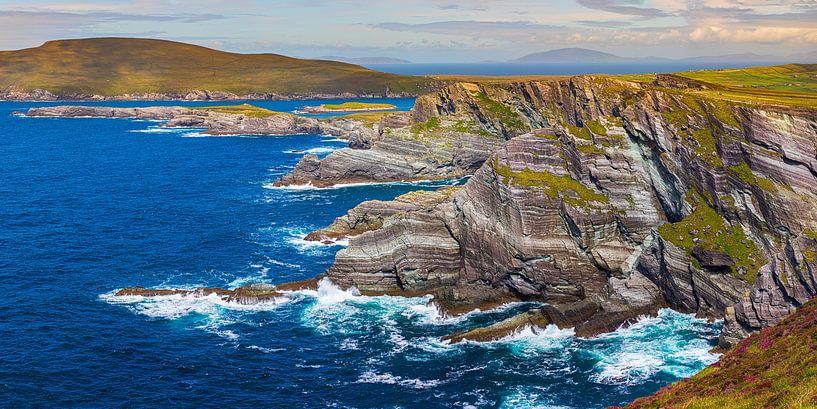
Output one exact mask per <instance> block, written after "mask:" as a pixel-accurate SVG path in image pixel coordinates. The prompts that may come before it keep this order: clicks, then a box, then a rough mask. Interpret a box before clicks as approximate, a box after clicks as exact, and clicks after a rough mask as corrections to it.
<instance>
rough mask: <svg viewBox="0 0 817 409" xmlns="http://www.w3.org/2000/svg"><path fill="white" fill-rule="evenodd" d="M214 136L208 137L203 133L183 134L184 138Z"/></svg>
mask: <svg viewBox="0 0 817 409" xmlns="http://www.w3.org/2000/svg"><path fill="white" fill-rule="evenodd" d="M212 137H213V135H208V134H206V133H203V132H198V131H197V132H187V133H184V134H182V138H212Z"/></svg>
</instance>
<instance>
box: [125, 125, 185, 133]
mask: <svg viewBox="0 0 817 409" xmlns="http://www.w3.org/2000/svg"><path fill="white" fill-rule="evenodd" d="M188 131H190V129H185V128H163V127H159V126H151V127H149V128H147V129H131V130H130V131H128V132H133V133H181V132H188Z"/></svg>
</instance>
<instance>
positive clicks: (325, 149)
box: [284, 146, 338, 155]
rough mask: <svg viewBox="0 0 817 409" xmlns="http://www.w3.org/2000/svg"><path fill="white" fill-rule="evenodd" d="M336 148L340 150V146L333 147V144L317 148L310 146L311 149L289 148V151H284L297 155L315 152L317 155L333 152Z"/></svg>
mask: <svg viewBox="0 0 817 409" xmlns="http://www.w3.org/2000/svg"><path fill="white" fill-rule="evenodd" d="M336 150H338V148H333V147H331V146H319V147H317V148H310V149H305V150H288V151H284V153H293V154H296V155H303V154H305V153H314V154H315V155H320V154H323V153H332V152H334V151H336Z"/></svg>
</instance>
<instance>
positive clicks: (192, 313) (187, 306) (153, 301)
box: [99, 291, 291, 341]
mask: <svg viewBox="0 0 817 409" xmlns="http://www.w3.org/2000/svg"><path fill="white" fill-rule="evenodd" d="M99 298H100V299H101V300H102V301H105V302H107V303H108V304H111V305H122V306H125V307H126V308H128V309H129V310H130V311H131V312H133V313H135V314H138V315H143V316H146V317H149V318H153V319H165V320H177V319H181V318H185V317H194V318H197V319H196V320H195V322H196V323H197V324H198V325H195V326H194V327H195V328H197V329H201V330H204V331H207V332H210V333H212V334H215V335H217V336H219V337H222V338H225V339H227V340H230V341H232V340H236V339H238V338H240V336H239V334H238V333H236V332H235V331H233V330H231V329H229V328H226V327H229V326H230V325H233V324H236V323H238V322H240V321H241V320H242V316H241V314H248V313H250V314H251V313H257V312H262V311H272V310H275V309H277V308H279V307H280V306H281V305H283V304H286V303H288V302H290V301H291V300H290V299H289V298H288V297H279V298H277V299H275V300H274V301H272V302H263V303H258V304H253V305H244V304H239V303H235V302H228V301H226V300H224V299H223V298H222V297H220V296H218V295H216V294H210V295H207V296H204V297H198V296H194V295H182V294H174V295H166V296H157V297H142V296H117V295H116V291H112V292H109V293H105V294H102V295H100V296H99Z"/></svg>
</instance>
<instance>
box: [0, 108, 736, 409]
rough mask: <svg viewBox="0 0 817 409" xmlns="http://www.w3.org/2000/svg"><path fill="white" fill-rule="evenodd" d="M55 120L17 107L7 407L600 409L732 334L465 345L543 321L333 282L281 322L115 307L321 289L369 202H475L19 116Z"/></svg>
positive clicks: (267, 147)
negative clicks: (295, 176)
mask: <svg viewBox="0 0 817 409" xmlns="http://www.w3.org/2000/svg"><path fill="white" fill-rule="evenodd" d="M320 102H321V101H295V102H286V101H279V102H270V101H259V102H253V103H255V104H257V105H260V106H263V107H266V108H270V109H273V110H277V111H288V112H289V111H293V110H295V109H297V108H298V107H299V106H303V105H309V104H318V103H320ZM391 102H393V103H396V105H398V107H399V108H400V109H401V110H407V109H409V108H410V107H411V106H412V104H413V100H411V99H402V100H393V101H391ZM236 103H240V102H236ZM53 104H54V103H20V102H0V175H2V181H0V288H2V289H3V291H5V294H4V295H3V297H0V407H82V408H87V407H100V408H108V407H129V408H154V407H168V406H172V407H214V406H218V407H233V408H237V407H273V408H279V407H286V408H316V407H338V408H381V407H386V408H397V407H400V408H437V407H453V408H475V407H476V408H496V407H501V408H531V407H537V408H602V407H605V406H607V405H613V404H624V403H627V402H629V401H631V400H633V399H634V398H636V397H639V396H643V395H647V394H650V393H653V392H655V391H656V390H657V389H659V388H660V387H662V386H664V385H667V384H669V383H671V382H674V381H676V380H678V379H681V378H683V377H688V376H691V375H693V374H695V373H696V372H698V371H699V370H701V369H702V368H704V367H705V366H706V365H707V364H710V363H712V362H714V361H716V360H717V356H716V355H713V354H710V353H709V350H710V349H711V348H712V347H713V346H714V345H715V343H716V337H717V335H718V331H719V327H720V323H717V322H715V323H709V322H706V321H703V320H699V319H696V318H694V317H692V316H689V315H684V314H680V313H676V312H672V311H669V310H664V311H662V312H661V313H660V314H659V316H658V317H652V318H643V319H641V320H639V321H638V322H637V323H636V324H635V325H632V326H630V327H628V328H626V329H619V330H617V331H615V332H613V333H610V334H607V335H603V336H600V337H596V338H590V339H582V338H577V337H575V336H574V335H573V333H572V331H571V330H569V329H563V330H560V329H558V328H555V327H548V328H545V329H538V330H533V329H526V330H525V331H522V332H520V333H518V334H516V335H513V336H510V337H508V338H506V339H502V340H499V341H496V342H489V343H473V342H466V343H463V344H459V345H448V344H446V343H443V342H441V341H440V337H442V336H444V335H446V334H449V333H452V332H455V331H460V330H464V329H467V328H472V327H475V326H478V325H482V324H485V323H489V322H494V321H497V320H501V319H503V318H506V317H509V316H511V315H513V314H515V313H518V312H520V311H522V310H523V309H525V308H528V307H529V305H525V304H512V305H509V306H506V307H503V308H500V309H497V310H491V311H483V312H479V311H477V312H472V313H469V314H466V315H464V316H460V317H453V318H452V317H445V316H442V315H441V314H440V313H439V312H438V311H436V310H435V309H434V308H432V307H429V306H428V301H429V300H428V298H402V297H365V296H356V295H354V294H353V292H351V291H342V290H340V289H338V288H337V287H335V286H334V285H332V284H331V283H330V282H322V284H321V286H320V288H319V289H318V290H317V291H301V292H299V293H296V294H295V295H294V297H292V300H291V301H289V302H285V303H280V304H275V305H257V306H240V305H234V304H229V303H225V302H222V301H220V300H219V299H217V298H198V299H191V298H184V297H179V296H167V297H158V298H155V299H142V298H139V297H116V296H114V295H113V294H114V292H115V291H116V290H117V289H119V288H122V287H126V286H134V285H143V286H146V287H180V288H192V287H196V286H220V287H236V286H240V285H243V284H247V283H273V284H274V283H281V282H287V281H293V280H302V279H306V278H310V277H313V276H314V275H316V274H318V273H320V272H322V271H324V270H325V269H326V268H327V267H328V266H330V265H331V263H332V260H333V257H334V254H335V253H336V252H337V251H338V250H339V249H340V248H341V247H339V246H326V245H321V244H315V243H310V242H306V241H304V240H303V237H304V235H305V234H306V233H308V232H309V231H311V230H313V229H316V228H320V227H323V226H326V225H328V224H329V223H331V222H332V220H333V219H334V218H335V217H338V216H340V215H343V214H345V213H346V211H347V210H349V209H350V208H352V207H353V206H355V205H356V204H358V203H359V202H361V201H364V200H372V199H380V200H388V199H391V198H394V197H396V196H397V195H400V194H402V193H405V192H408V191H412V190H416V189H435V188H437V187H440V186H443V185H446V184H451V183H458V182H457V181H447V182H434V183H412V184H408V183H406V184H381V185H360V186H349V187H342V188H336V189H292V190H288V189H276V188H273V187H272V186H271V183H272V182H273V181H274V180H276V179H277V178H278V177H280V176H281V175H283V174H285V173H286V172H288V171H289V170H290V169H291V168H292V167H293V166H294V165H295V164H296V163H297V161H298V160H299V158H300V156H301V153H296V152H299V151H309V152H315V153H317V154H319V155H320V156H325V155H327V154H329V153H330V152H331V151H332V150H335V149H338V148H341V147H343V146H345V143H344V142H343V141H340V140H338V139H335V138H332V137H327V136H322V135H299V136H275V137H250V136H247V137H240V136H236V137H208V136H205V135H202V134H201V133H200V132H199V131H197V130H195V129H173V130H170V129H162V128H159V127H158V126H157V125H158V124H157V123H154V122H144V121H135V120H126V119H92V118H81V119H48V118H27V117H21V116H14V115H12V113H13V112H15V111H23V110H26V109H27V108H29V107H33V106H43V105H53ZM96 104H97V105H117V106H148V105H155V104H163V105H170V104H180V103H178V102H156V103H152V102H104V103H96ZM183 104H184V105H201V104H202V103H183ZM218 104H219V105H223V104H224V103H218Z"/></svg>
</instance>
